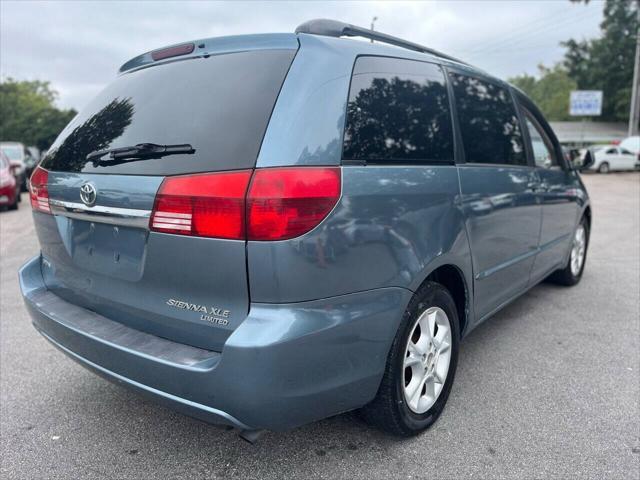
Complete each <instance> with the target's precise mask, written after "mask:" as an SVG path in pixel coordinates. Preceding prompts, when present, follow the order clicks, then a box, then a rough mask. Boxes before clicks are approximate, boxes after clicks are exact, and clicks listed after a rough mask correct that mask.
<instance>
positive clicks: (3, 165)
mask: <svg viewBox="0 0 640 480" xmlns="http://www.w3.org/2000/svg"><path fill="white" fill-rule="evenodd" d="M18 202H20V183H19V182H18V181H17V180H16V177H15V176H14V174H13V171H12V170H11V162H10V161H9V159H8V158H7V156H6V155H5V154H4V153H2V152H0V207H9V209H10V210H15V209H17V208H18Z"/></svg>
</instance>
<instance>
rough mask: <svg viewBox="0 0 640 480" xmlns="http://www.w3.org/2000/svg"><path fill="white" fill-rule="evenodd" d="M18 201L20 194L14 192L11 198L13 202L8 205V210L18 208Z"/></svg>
mask: <svg viewBox="0 0 640 480" xmlns="http://www.w3.org/2000/svg"><path fill="white" fill-rule="evenodd" d="M18 202H20V194H19V193H18V194H16V196H15V198H14V199H13V203H12V204H11V205H9V210H17V209H18Z"/></svg>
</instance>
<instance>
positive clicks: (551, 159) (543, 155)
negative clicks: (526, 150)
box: [525, 112, 558, 168]
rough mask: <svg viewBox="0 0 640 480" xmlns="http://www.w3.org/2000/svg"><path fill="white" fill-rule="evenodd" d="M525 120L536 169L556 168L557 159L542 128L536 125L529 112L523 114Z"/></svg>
mask: <svg viewBox="0 0 640 480" xmlns="http://www.w3.org/2000/svg"><path fill="white" fill-rule="evenodd" d="M525 116H526V119H527V131H528V132H529V138H531V149H532V151H533V158H534V160H535V163H536V167H540V168H551V167H557V166H558V159H557V158H556V155H555V153H554V151H553V147H552V146H551V141H550V140H549V137H547V135H546V134H545V133H544V131H543V130H542V127H540V126H539V125H538V122H536V121H535V119H534V118H533V116H532V115H531V114H530V113H529V112H525Z"/></svg>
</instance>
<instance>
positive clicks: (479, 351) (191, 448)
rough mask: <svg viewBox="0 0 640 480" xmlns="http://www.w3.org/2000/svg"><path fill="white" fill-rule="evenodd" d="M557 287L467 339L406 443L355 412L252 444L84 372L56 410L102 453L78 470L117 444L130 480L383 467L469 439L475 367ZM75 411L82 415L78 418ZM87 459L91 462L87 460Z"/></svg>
mask: <svg viewBox="0 0 640 480" xmlns="http://www.w3.org/2000/svg"><path fill="white" fill-rule="evenodd" d="M556 289H557V287H554V286H549V285H543V286H538V287H536V288H534V289H533V290H532V291H530V292H529V293H528V294H527V295H525V296H523V297H521V298H520V299H518V300H516V301H515V302H514V303H512V304H511V305H509V306H508V307H506V308H505V309H504V310H503V311H501V312H500V313H498V314H497V315H496V316H495V317H494V318H492V319H490V320H488V321H487V322H485V323H484V324H483V325H481V326H479V327H478V328H477V329H476V330H475V331H474V332H472V333H471V334H470V335H469V337H468V338H466V339H465V341H463V343H462V348H461V355H460V360H459V365H458V373H457V378H456V383H455V384H454V388H453V391H452V394H451V397H450V401H449V405H448V406H447V408H446V409H445V411H444V413H443V416H442V417H441V418H440V420H439V421H438V422H437V423H436V424H435V425H434V426H433V427H432V428H431V429H430V430H428V431H427V432H425V433H424V434H422V435H420V436H418V437H413V438H409V439H403V438H397V437H392V436H388V435H385V434H384V433H381V432H379V431H378V430H376V429H374V428H372V427H369V426H368V425H367V424H365V423H364V422H363V421H362V420H361V419H360V418H359V416H358V414H357V412H348V413H345V414H341V415H337V416H334V417H331V418H328V419H325V420H322V421H319V422H316V423H313V424H310V425H306V426H303V427H300V428H297V429H295V430H292V431H288V432H281V433H276V432H266V433H265V434H264V435H263V436H262V437H260V439H259V440H258V441H257V442H256V443H255V444H253V445H251V444H248V443H247V442H245V441H243V440H242V439H241V438H240V437H239V436H238V435H237V432H235V431H234V430H230V429H227V428H225V427H221V426H216V425H210V424H207V423H204V422H201V421H199V420H196V419H192V418H190V417H186V416H184V415H182V414H179V413H176V412H173V411H172V410H170V409H167V408H165V407H163V406H160V405H157V404H155V403H154V402H152V401H149V400H147V399H145V398H144V397H142V396H140V395H138V394H135V393H133V392H130V391H128V390H126V389H124V388H122V387H119V386H115V385H113V384H110V383H109V382H105V381H104V380H102V379H100V378H99V377H97V376H94V375H93V374H91V373H89V372H85V371H84V370H83V369H81V367H76V368H75V369H74V374H73V375H72V378H68V379H67V381H65V382H64V383H63V384H60V385H59V386H58V390H59V398H58V401H57V403H58V404H59V408H62V409H66V408H70V411H69V412H66V413H65V412H60V411H58V414H59V415H60V417H61V418H69V417H74V423H75V425H74V426H73V429H72V430H73V435H74V437H75V438H74V440H73V441H74V443H76V444H81V445H82V444H84V445H93V446H94V447H97V448H91V449H88V450H87V449H80V451H76V452H75V454H74V459H73V462H74V463H75V464H76V465H77V466H89V465H90V466H91V467H92V468H94V469H97V470H101V468H102V467H101V466H100V462H99V461H98V458H99V457H101V456H102V455H103V454H102V453H101V452H102V450H101V449H100V448H99V445H100V443H102V442H106V443H109V444H112V445H113V444H114V443H116V444H118V445H119V446H120V453H121V456H120V458H119V460H118V462H119V464H120V467H121V468H124V470H123V472H127V474H131V470H130V469H131V468H133V469H134V470H136V469H137V468H143V467H144V465H147V466H148V465H156V466H155V467H154V469H158V470H159V471H160V470H161V469H162V468H164V469H165V470H166V468H169V470H170V471H172V472H174V473H181V474H185V473H194V474H196V473H198V472H208V471H213V472H215V473H216V474H217V475H221V476H224V475H227V474H228V475H236V474H238V475H239V474H241V475H243V476H249V477H250V476H252V475H251V474H250V472H251V471H252V465H253V468H255V470H253V472H254V473H255V472H260V476H269V475H270V474H271V475H273V476H282V475H285V473H284V472H286V471H287V468H288V467H287V465H289V466H291V465H292V462H295V465H296V466H295V467H289V468H295V470H291V473H295V472H298V473H300V472H302V471H304V468H303V466H305V465H306V466H307V468H310V469H314V470H313V471H314V473H320V472H318V471H317V468H318V467H317V465H318V462H324V461H325V460H329V459H331V460H332V461H335V460H338V461H340V460H349V463H350V464H352V463H353V460H354V458H355V459H358V460H360V461H361V462H364V463H368V462H371V463H372V464H378V463H380V461H381V459H382V458H395V457H397V456H398V455H399V454H400V453H399V451H400V450H404V449H407V448H409V449H411V448H423V447H420V446H421V445H422V446H424V445H429V443H430V442H431V441H433V440H434V439H435V438H439V439H440V440H438V441H439V442H441V438H442V437H443V435H444V436H449V437H451V435H452V433H453V440H452V443H451V445H454V444H455V443H456V442H457V441H458V440H459V438H460V437H462V436H464V435H463V434H461V433H460V431H459V429H460V428H461V427H460V425H458V424H460V423H461V422H464V419H465V417H466V416H467V415H469V413H468V412H471V411H472V410H473V403H474V396H476V397H477V395H478V392H477V384H476V383H475V382H474V379H473V378H472V377H473V376H474V375H476V374H477V372H475V371H474V370H475V368H474V366H477V365H490V364H491V361H492V360H491V358H490V357H491V355H492V352H493V350H492V348H490V347H491V345H492V344H496V343H498V344H502V343H506V342H507V341H508V339H507V338H501V336H504V334H505V331H513V330H515V331H516V333H517V330H518V329H520V328H522V327H523V326H524V325H526V322H527V321H528V320H530V319H528V318H526V317H527V314H528V312H530V311H531V310H532V309H533V304H534V303H535V302H536V301H537V300H536V297H540V296H541V297H553V296H554V295H553V292H554V290H556ZM509 336H511V335H509ZM489 368H490V367H489ZM495 368H496V369H499V368H500V366H499V365H497V366H496V367H495ZM495 374H496V375H498V374H499V372H496V373H495ZM489 375H490V376H491V373H489ZM465 390H468V391H467V392H465ZM77 409H81V411H82V412H84V413H83V414H80V415H78V414H77V412H78V410H77ZM96 431H100V432H101V437H100V438H96V437H95V434H94V433H90V432H96ZM456 432H457V433H456ZM78 437H79V438H78ZM451 445H450V446H451ZM446 447H447V446H446V444H445V445H440V448H446ZM84 455H87V458H84V459H83V458H81V457H82V456H84ZM143 459H144V461H143ZM149 462H151V463H149ZM162 465H164V467H162ZM388 468H389V469H390V470H389V472H393V471H394V470H393V468H394V467H393V465H389V466H388ZM104 473H105V475H106V474H107V472H104ZM111 473H112V472H111Z"/></svg>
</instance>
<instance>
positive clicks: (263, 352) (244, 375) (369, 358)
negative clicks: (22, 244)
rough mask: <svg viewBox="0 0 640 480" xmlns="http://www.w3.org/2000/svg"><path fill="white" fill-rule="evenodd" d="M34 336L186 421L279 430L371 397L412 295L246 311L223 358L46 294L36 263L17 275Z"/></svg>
mask: <svg viewBox="0 0 640 480" xmlns="http://www.w3.org/2000/svg"><path fill="white" fill-rule="evenodd" d="M20 285H21V289H22V294H23V297H24V300H25V304H26V306H27V309H28V310H29V313H30V315H31V318H32V320H33V324H34V326H35V327H36V329H37V330H38V331H39V332H40V333H41V334H42V335H43V336H45V338H47V339H48V340H49V341H51V342H52V343H53V344H54V345H55V346H56V347H58V348H59V349H60V350H62V351H63V352H64V353H66V354H67V355H69V356H70V357H71V358H73V359H74V360H76V361H78V362H79V363H80V364H82V365H83V366H85V367H87V368H89V369H90V370H92V371H94V372H96V373H98V374H100V375H101V376H103V377H106V378H108V379H110V380H112V381H115V382H117V383H120V384H123V385H125V386H127V387H129V388H132V389H134V390H137V391H138V392H140V393H142V394H145V395H147V396H151V397H153V398H154V399H155V400H157V401H159V402H160V403H163V404H166V405H168V406H170V407H172V408H174V409H176V410H178V411H181V412H183V413H185V414H187V415H190V416H193V417H196V418H200V419H202V420H205V421H208V422H211V423H220V424H226V425H231V426H233V427H237V428H240V429H262V428H266V429H270V430H284V429H288V428H293V427H296V426H299V425H302V424H305V423H308V422H311V421H314V420H318V419H321V418H325V417H327V416H331V415H334V414H337V413H340V412H343V411H347V410H351V409H354V408H357V407H360V406H362V405H364V404H366V403H367V402H369V401H370V400H371V399H372V398H373V397H374V396H375V394H376V391H377V389H378V385H379V383H380V379H381V377H382V373H383V371H384V366H385V362H386V357H387V352H388V349H389V347H390V345H391V341H392V340H393V336H394V335H395V331H396V329H397V326H398V323H399V321H400V318H401V316H402V312H403V311H404V308H405V307H406V305H407V303H408V302H409V299H410V297H411V292H410V291H409V290H405V289H402V288H385V289H377V290H372V291H367V292H361V293H355V294H351V295H344V296H340V297H332V298H328V299H322V300H315V301H311V302H303V303H294V304H277V305H276V304H252V305H251V310H250V312H249V315H248V316H247V318H246V319H245V320H244V322H243V323H242V324H241V325H240V326H239V327H238V328H237V329H236V330H235V331H234V333H233V334H232V335H231V336H230V337H229V339H228V340H227V342H226V343H225V345H224V348H223V350H222V352H211V351H207V350H202V349H199V348H195V347H191V346H187V345H183V344H179V343H176V342H172V341H169V340H166V339H163V338H160V337H155V336H153V335H149V334H146V333H143V332H140V331H137V330H134V329H132V328H129V327H126V326H124V325H122V324H120V323H118V322H116V321H113V320H111V319H107V318H105V317H102V316H100V315H97V314H95V313H93V312H91V311H89V310H85V309H83V308H81V307H78V306H76V305H73V304H71V303H69V302H66V301H65V300H63V299H61V298H59V297H57V296H56V295H55V294H53V293H52V292H50V291H49V290H47V289H46V287H45V285H44V282H43V279H42V274H41V269H40V257H36V258H33V259H32V260H30V261H29V262H28V263H27V264H25V265H24V266H23V267H22V269H21V270H20Z"/></svg>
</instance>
